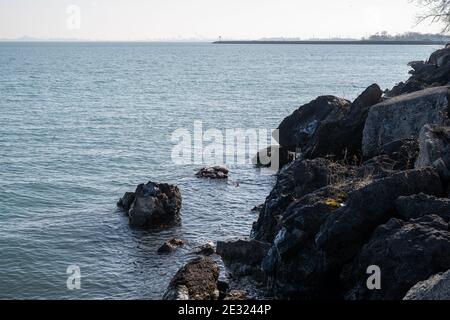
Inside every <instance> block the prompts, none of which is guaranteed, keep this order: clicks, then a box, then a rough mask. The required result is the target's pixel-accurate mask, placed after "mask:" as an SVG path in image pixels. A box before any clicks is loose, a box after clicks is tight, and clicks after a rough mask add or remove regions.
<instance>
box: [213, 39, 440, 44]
mask: <svg viewBox="0 0 450 320" xmlns="http://www.w3.org/2000/svg"><path fill="white" fill-rule="evenodd" d="M447 43H448V42H447V41H431V40H423V41H394V40H392V41H389V40H387V41H382V40H302V41H288V40H286V41H283V40H267V41H266V40H239V41H234V40H233V41H215V42H213V44H321V45H445V44H447Z"/></svg>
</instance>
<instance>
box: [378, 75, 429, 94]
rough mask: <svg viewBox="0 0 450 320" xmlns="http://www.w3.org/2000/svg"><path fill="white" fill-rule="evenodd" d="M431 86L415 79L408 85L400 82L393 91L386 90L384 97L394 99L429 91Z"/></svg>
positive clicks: (408, 82)
mask: <svg viewBox="0 0 450 320" xmlns="http://www.w3.org/2000/svg"><path fill="white" fill-rule="evenodd" d="M428 87H429V86H428V85H427V84H425V83H422V82H420V81H418V80H415V79H410V80H408V81H407V82H406V83H405V82H400V83H399V84H397V85H396V86H395V87H394V88H392V89H391V90H386V91H385V93H384V96H385V97H386V98H394V97H397V96H400V95H403V94H408V93H413V92H416V91H420V90H424V89H427V88H428Z"/></svg>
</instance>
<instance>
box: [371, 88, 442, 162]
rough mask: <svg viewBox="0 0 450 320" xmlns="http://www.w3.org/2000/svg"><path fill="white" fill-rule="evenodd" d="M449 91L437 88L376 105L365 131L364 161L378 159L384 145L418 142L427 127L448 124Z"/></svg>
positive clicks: (372, 109)
mask: <svg viewBox="0 0 450 320" xmlns="http://www.w3.org/2000/svg"><path fill="white" fill-rule="evenodd" d="M448 93H449V91H448V88H447V87H438V88H431V89H426V90H422V91H419V92H415V93H411V94H407V95H402V96H399V97H395V98H392V99H389V100H386V101H384V102H381V103H379V104H377V105H374V106H373V107H372V108H371V109H370V111H369V115H368V117H367V121H366V124H365V127H364V133H363V142H362V149H363V154H364V156H365V157H367V158H370V157H373V156H376V155H379V154H380V153H381V152H382V151H381V150H380V149H381V147H382V146H383V145H386V144H388V143H391V142H393V141H396V140H401V139H411V138H413V139H417V138H418V137H419V133H420V130H421V129H422V127H423V126H424V125H425V124H429V123H434V124H441V125H442V124H445V123H447V122H448Z"/></svg>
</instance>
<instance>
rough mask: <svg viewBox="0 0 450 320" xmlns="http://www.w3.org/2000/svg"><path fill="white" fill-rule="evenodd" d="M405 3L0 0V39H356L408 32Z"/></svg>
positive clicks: (409, 11)
mask: <svg viewBox="0 0 450 320" xmlns="http://www.w3.org/2000/svg"><path fill="white" fill-rule="evenodd" d="M421 10H423V9H422V8H420V7H419V6H417V5H416V4H415V3H412V2H411V0H313V1H310V0H0V39H14V38H20V37H25V36H27V37H33V38H41V39H83V40H124V41H133V40H215V39H218V38H219V37H222V39H234V40H237V39H260V38H274V37H284V38H302V39H309V38H331V37H341V38H344V37H352V38H361V37H366V36H368V35H370V34H373V33H376V32H379V31H388V32H389V33H391V34H397V33H403V32H406V31H415V32H439V31H440V27H439V26H437V25H431V24H430V23H424V24H420V25H419V26H417V25H416V17H417V14H418V13H419V12H421Z"/></svg>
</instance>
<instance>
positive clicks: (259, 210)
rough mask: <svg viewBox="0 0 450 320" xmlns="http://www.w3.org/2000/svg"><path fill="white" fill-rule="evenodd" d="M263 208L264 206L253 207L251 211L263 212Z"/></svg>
mask: <svg viewBox="0 0 450 320" xmlns="http://www.w3.org/2000/svg"><path fill="white" fill-rule="evenodd" d="M263 207H264V204H260V205H257V206H255V207H253V209H252V210H251V211H252V212H261V210H262V208H263Z"/></svg>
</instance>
